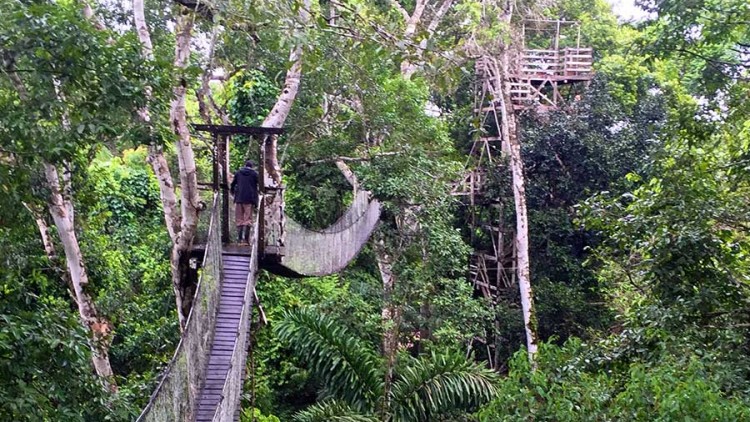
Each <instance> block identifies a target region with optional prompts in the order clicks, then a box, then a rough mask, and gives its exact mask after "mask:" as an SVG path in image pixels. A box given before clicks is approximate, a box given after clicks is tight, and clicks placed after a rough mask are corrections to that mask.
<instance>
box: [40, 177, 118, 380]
mask: <svg viewBox="0 0 750 422" xmlns="http://www.w3.org/2000/svg"><path fill="white" fill-rule="evenodd" d="M44 174H45V178H46V179H47V184H48V186H49V188H50V191H51V193H50V198H49V208H50V214H52V219H53V220H54V222H55V227H56V228H57V234H58V236H59V237H60V242H61V243H62V245H63V250H64V251H65V261H66V264H67V267H68V274H69V275H70V285H71V286H72V288H73V295H74V296H75V299H76V304H77V305H78V314H79V315H80V317H81V320H83V322H84V324H85V325H86V326H87V327H88V328H89V330H90V331H91V339H92V343H91V351H92V352H93V355H92V360H93V363H94V369H95V370H96V373H97V375H99V376H100V377H101V378H102V380H103V381H104V383H105V385H106V386H107V388H108V389H109V390H110V391H113V392H114V391H116V390H117V386H116V385H115V383H114V380H113V379H112V367H111V365H110V363H109V342H110V338H109V334H110V332H111V327H110V325H109V323H108V322H107V321H106V320H105V319H103V318H101V317H99V315H98V314H97V312H96V307H95V306H94V301H93V300H92V299H91V297H90V296H89V295H88V293H86V292H85V291H84V287H85V286H86V285H87V284H88V283H89V279H88V274H87V273H86V267H85V266H84V263H83V255H82V254H81V248H80V247H79V245H78V238H77V237H76V233H75V226H74V221H73V215H72V214H71V212H70V211H71V209H72V204H71V203H70V202H69V200H66V199H65V198H63V194H62V192H63V191H64V190H65V189H67V188H65V187H61V186H60V177H59V173H58V171H57V168H55V166H54V165H52V164H49V163H45V164H44Z"/></svg>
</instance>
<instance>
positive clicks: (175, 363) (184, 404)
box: [136, 193, 222, 422]
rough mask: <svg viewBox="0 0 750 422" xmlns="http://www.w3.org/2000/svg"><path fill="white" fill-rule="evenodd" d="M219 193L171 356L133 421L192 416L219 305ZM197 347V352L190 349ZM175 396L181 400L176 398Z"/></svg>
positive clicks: (155, 421) (213, 206)
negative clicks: (188, 305) (190, 303)
mask: <svg viewBox="0 0 750 422" xmlns="http://www.w3.org/2000/svg"><path fill="white" fill-rule="evenodd" d="M219 196H220V195H219V194H218V193H214V196H213V203H212V205H211V218H210V220H209V225H208V237H207V239H208V241H207V243H206V253H205V255H204V256H203V265H202V266H201V268H202V270H201V274H200V277H199V279H198V284H197V285H196V288H195V295H194V296H193V306H192V308H191V310H190V313H189V314H188V317H187V321H186V323H185V331H184V332H183V333H182V336H181V337H180V342H179V343H178V344H177V348H176V349H175V352H174V355H173V357H172V359H171V360H170V361H169V364H168V365H167V367H166V368H165V369H164V370H163V371H162V375H161V380H160V381H159V384H158V386H157V387H156V389H155V390H154V392H153V394H152V395H151V398H150V399H149V402H148V404H147V405H146V407H145V408H144V409H143V411H142V412H141V414H140V416H139V417H138V419H136V422H150V421H154V422H163V421H171V420H178V421H179V420H187V419H189V418H192V416H193V415H194V413H195V410H196V409H195V408H196V402H197V397H195V392H196V391H197V390H198V387H199V386H200V384H201V382H202V381H203V380H204V379H205V375H206V374H205V371H206V365H205V363H206V362H205V360H206V359H207V356H208V350H209V349H210V346H211V341H212V337H213V333H214V331H213V329H212V327H213V326H214V321H213V320H215V318H216V314H217V311H218V305H219V294H220V289H219V286H220V284H219V280H220V279H221V246H222V245H221V238H220V235H221V233H220V226H219V221H218V218H219V207H218V203H219ZM195 348H197V349H198V350H194V349H195ZM178 396H179V397H181V399H178Z"/></svg>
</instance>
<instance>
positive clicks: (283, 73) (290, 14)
mask: <svg viewBox="0 0 750 422" xmlns="http://www.w3.org/2000/svg"><path fill="white" fill-rule="evenodd" d="M636 3H637V5H638V6H639V7H640V9H641V10H642V11H643V12H644V13H643V17H642V18H640V19H638V20H635V21H625V20H623V19H618V17H617V16H616V15H615V14H614V13H613V11H612V6H611V4H610V3H607V2H605V1H604V0H592V1H584V0H319V1H312V0H253V1H251V0H200V1H192V0H175V1H168V0H133V1H132V2H131V1H123V2H119V1H111V0H4V1H3V2H2V7H0V110H2V112H0V244H1V245H2V246H1V247H0V420H3V421H129V420H134V419H135V418H136V417H137V416H138V415H139V413H140V412H141V410H142V409H143V408H144V406H146V404H147V403H148V401H149V397H150V395H151V393H152V391H154V388H155V387H156V385H157V383H158V382H159V375H160V373H161V372H162V371H163V370H164V369H165V367H166V366H167V364H168V363H169V361H170V359H171V357H172V355H173V353H174V351H175V348H176V346H177V344H178V342H179V340H180V335H181V334H180V333H181V330H182V328H184V324H185V319H186V317H187V315H188V313H189V311H190V306H191V294H192V290H191V289H190V288H189V287H188V288H186V287H185V284H184V279H182V278H181V277H182V275H181V274H183V273H182V272H183V271H184V269H185V266H186V265H189V264H188V263H186V260H185V256H187V255H186V254H187V253H188V252H189V250H190V248H191V247H192V245H193V244H194V243H196V242H198V241H197V240H196V239H198V238H199V237H200V236H202V235H203V234H205V233H203V232H204V231H205V215H206V213H205V209H206V206H207V204H209V205H210V199H208V198H210V187H207V185H205V184H204V183H206V182H209V181H210V175H211V160H212V146H213V144H212V141H211V139H210V137H209V136H206V135H205V134H200V133H198V132H195V131H194V130H193V129H192V126H191V125H192V124H233V125H248V126H261V125H262V126H273V127H282V126H283V127H284V128H285V134H284V135H282V136H280V137H279V139H278V155H279V161H280V163H281V166H282V168H283V171H284V184H285V186H286V211H287V212H288V213H289V215H290V216H292V217H293V218H294V219H295V220H297V221H299V222H300V223H302V224H303V225H305V226H307V227H309V228H313V229H319V228H323V227H326V226H328V225H329V224H331V223H332V222H334V221H336V219H337V218H338V217H339V216H341V214H342V213H343V212H344V210H345V209H346V208H347V206H348V205H349V204H350V203H351V201H352V183H355V184H357V185H358V186H359V187H360V188H361V189H366V190H368V191H370V192H371V193H372V196H373V197H374V198H376V199H378V200H379V201H380V203H381V206H382V212H381V217H380V222H379V225H378V227H377V229H376V231H375V232H374V233H373V235H372V237H371V239H370V240H369V242H368V243H367V244H366V246H365V247H364V248H363V250H362V251H361V252H360V253H359V254H358V256H357V258H356V260H355V261H354V262H352V263H351V264H350V265H349V266H348V267H347V268H346V269H345V270H344V271H342V272H341V273H339V274H336V275H331V276H325V277H313V278H284V277H281V276H277V275H272V274H270V273H267V272H262V273H261V274H260V277H259V279H258V282H257V293H258V298H259V300H260V305H261V306H262V309H263V317H261V315H260V313H259V312H256V313H255V314H254V315H253V320H252V321H253V322H252V331H251V344H252V345H251V350H250V352H249V356H248V360H247V368H246V371H247V376H246V377H245V381H244V389H243V395H242V411H241V420H242V421H243V422H249V421H262V422H274V421H487V422H494V421H532V420H533V421H537V420H538V421H578V420H589V421H682V420H693V421H740V420H750V240H749V239H748V236H750V101H748V99H749V98H750V3H748V2H747V0H659V1H656V0H637V1H636ZM540 20H564V21H575V22H577V26H574V27H575V28H576V31H579V32H578V33H576V34H575V35H571V33H565V34H566V35H564V37H565V36H567V37H568V40H570V37H578V39H577V42H580V45H581V46H586V47H590V48H592V49H593V77H592V78H591V80H590V81H588V82H586V83H582V84H579V85H578V88H577V89H578V91H576V92H575V93H574V94H572V95H570V96H568V97H567V98H565V101H564V103H563V104H560V105H559V107H555V108H545V109H542V108H538V107H533V105H532V106H530V107H526V108H523V109H518V110H516V111H515V113H512V114H513V115H512V116H511V117H512V119H513V121H515V131H514V132H513V135H512V136H514V137H515V138H517V141H518V144H519V145H520V149H519V150H518V151H517V152H518V154H519V155H518V157H519V158H520V161H518V162H516V161H514V159H512V157H511V158H508V157H507V156H502V155H501V154H498V155H497V157H496V158H497V159H495V160H494V161H492V163H491V164H487V165H486V170H487V173H486V174H487V182H486V185H485V189H486V192H485V195H486V196H488V197H491V198H493V201H492V203H493V204H494V206H495V207H498V209H500V213H501V215H502V216H503V221H505V224H507V225H509V226H510V227H511V228H513V227H515V224H516V223H515V222H516V221H517V220H516V212H517V208H516V207H514V204H516V203H517V197H516V200H515V201H514V195H517V194H518V191H517V190H514V189H515V187H514V186H516V185H515V184H514V183H515V180H516V179H515V178H516V177H518V176H519V174H518V173H514V172H511V170H510V167H512V166H513V165H517V166H518V167H516V168H517V169H522V170H523V172H522V173H520V175H522V178H523V179H524V180H525V193H524V192H523V191H522V192H521V194H523V195H524V198H525V204H526V205H525V207H526V208H527V209H526V210H524V214H525V215H526V217H527V219H528V221H527V223H528V229H527V232H528V239H527V240H528V269H527V272H526V274H528V275H529V276H530V277H529V279H528V280H529V282H530V286H531V288H532V289H533V294H531V293H529V294H530V296H531V299H533V301H532V303H533V305H534V308H532V309H527V307H526V305H524V306H523V307H522V298H523V297H524V293H523V286H521V287H519V284H518V283H517V282H516V283H515V284H512V285H510V286H508V287H507V288H505V289H503V290H502V291H501V292H499V293H497V294H495V295H493V296H491V297H487V296H485V295H483V294H482V292H481V291H480V290H479V289H477V288H475V286H474V285H473V284H472V281H471V278H472V277H471V271H470V269H469V263H470V262H471V261H470V256H471V254H472V251H474V250H477V249H480V248H486V247H487V242H488V239H487V238H482V236H481V235H480V234H479V230H480V229H481V222H480V223H479V224H475V225H470V224H469V222H468V221H469V213H470V212H469V210H468V208H467V203H466V201H465V200H464V199H463V198H462V197H460V196H457V195H455V194H454V193H455V191H456V187H457V184H458V183H459V182H460V181H461V180H463V178H464V176H465V174H466V171H467V170H470V168H469V167H470V165H467V163H471V162H472V156H471V154H472V153H471V151H472V145H473V143H474V142H475V141H477V140H478V139H479V137H480V136H482V131H483V130H485V128H484V127H483V124H482V123H481V122H480V121H479V119H478V117H477V111H476V109H477V107H479V106H478V105H477V102H476V98H475V97H476V95H477V92H478V89H479V88H478V87H481V84H480V83H479V82H480V81H478V80H477V72H476V71H475V65H476V62H477V58H478V56H479V55H480V54H483V55H493V54H497V56H498V57H500V56H501V55H502V54H503V52H506V53H507V52H508V51H514V49H519V48H521V45H520V43H521V40H523V39H524V37H525V36H528V32H526V33H524V32H523V30H522V28H524V25H525V23H527V22H531V21H540ZM505 70H506V71H508V69H507V68H506V69H505ZM479 90H481V89H479ZM254 142H255V141H253V140H251V139H250V138H245V137H236V138H235V139H234V140H233V142H232V144H231V160H232V161H231V167H232V169H236V168H237V167H239V166H240V165H241V163H242V162H243V161H244V160H245V159H246V158H253V159H257V158H256V157H254V156H252V154H253V151H257V144H254ZM248 151H251V152H250V153H248ZM352 176H353V177H352ZM519 263H520V261H519ZM521 268H522V266H520V265H519V279H520V278H521V277H520V276H521V275H522V274H521V273H522V272H523V271H521ZM513 279H514V280H516V278H515V277H514V278H513ZM256 308H257V307H256ZM257 310H259V308H257ZM526 311H528V312H526ZM524 317H526V318H527V320H528V321H529V322H528V323H525V322H524V321H525V319H524ZM532 331H533V334H534V335H535V336H536V338H531V337H529V332H532ZM532 343H533V344H532ZM531 346H533V349H532V348H531Z"/></svg>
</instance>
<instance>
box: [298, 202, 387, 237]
mask: <svg viewBox="0 0 750 422" xmlns="http://www.w3.org/2000/svg"><path fill="white" fill-rule="evenodd" d="M372 201H373V200H372V199H371V198H370V193H369V192H368V191H360V192H358V193H357V195H356V196H355V198H354V201H352V204H351V205H350V206H349V208H347V210H346V211H345V212H344V214H343V215H342V216H341V217H339V219H338V220H336V222H335V223H333V224H331V225H330V226H328V227H326V228H323V229H310V228H307V227H304V226H302V225H301V224H300V223H298V222H296V221H295V220H292V219H291V218H290V217H288V216H287V224H289V223H291V224H293V225H295V229H298V230H302V231H305V232H310V233H317V234H322V235H325V234H336V233H341V232H343V231H345V230H349V228H350V227H351V226H354V225H356V224H357V223H358V222H359V221H360V220H362V219H363V218H365V217H366V216H367V213H368V211H369V209H370V204H371V203H372ZM287 230H289V229H287Z"/></svg>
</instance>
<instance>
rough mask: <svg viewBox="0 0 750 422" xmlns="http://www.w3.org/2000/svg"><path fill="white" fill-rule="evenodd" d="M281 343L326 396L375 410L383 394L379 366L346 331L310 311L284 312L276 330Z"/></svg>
mask: <svg viewBox="0 0 750 422" xmlns="http://www.w3.org/2000/svg"><path fill="white" fill-rule="evenodd" d="M276 333H277V335H278V336H279V339H281V340H282V341H283V342H285V343H287V344H289V345H290V346H291V348H292V349H293V350H294V351H295V352H296V353H297V354H298V356H301V357H303V358H304V359H305V360H306V361H307V362H306V363H307V366H308V368H309V369H310V370H311V371H312V372H313V374H314V375H315V376H316V377H318V378H319V379H321V380H322V381H323V385H324V386H325V389H326V392H327V395H329V396H331V397H335V398H337V399H339V400H340V401H343V402H345V403H346V404H348V405H349V406H351V407H353V408H354V409H355V410H359V411H364V410H369V409H372V408H373V407H374V404H375V403H377V401H378V397H379V395H380V394H381V392H382V391H383V381H382V380H383V375H382V367H383V365H382V363H381V361H380V359H379V358H378V356H377V355H375V354H374V353H373V352H372V350H370V348H368V347H367V346H366V345H365V344H364V343H363V342H362V341H361V340H359V339H358V338H357V337H356V336H354V335H353V334H352V333H350V332H349V331H348V330H347V329H346V328H345V327H343V326H341V325H340V324H338V323H337V322H336V321H334V320H333V319H331V318H330V317H328V316H325V315H321V314H319V313H317V312H315V311H314V310H312V309H302V310H298V311H296V312H287V313H286V314H285V316H284V319H283V320H282V321H281V322H280V323H279V324H278V325H277V326H276Z"/></svg>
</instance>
